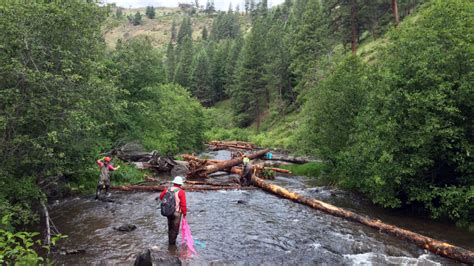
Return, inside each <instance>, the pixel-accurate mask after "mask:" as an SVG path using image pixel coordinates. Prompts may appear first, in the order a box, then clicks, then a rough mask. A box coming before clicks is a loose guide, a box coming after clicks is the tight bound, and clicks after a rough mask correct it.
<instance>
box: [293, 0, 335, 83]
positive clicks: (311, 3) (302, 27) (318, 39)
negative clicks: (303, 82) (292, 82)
mask: <svg viewBox="0 0 474 266" xmlns="http://www.w3.org/2000/svg"><path fill="white" fill-rule="evenodd" d="M330 36H331V34H329V28H328V21H327V17H326V16H325V15H324V13H323V9H322V7H321V4H320V1H319V0H308V2H307V4H306V8H305V11H304V12H303V15H302V18H301V21H300V22H299V23H298V25H296V26H295V25H293V34H292V36H291V41H292V47H291V55H292V57H293V63H292V65H291V67H292V69H293V71H294V73H295V74H296V75H297V76H298V77H300V78H301V77H302V76H303V75H304V73H305V72H306V71H307V70H308V69H311V68H312V67H313V66H314V64H315V62H316V60H317V59H318V58H319V57H321V56H322V55H324V54H326V53H327V52H328V50H329V47H330V43H331V42H330V41H329V40H330V38H331V37H330Z"/></svg>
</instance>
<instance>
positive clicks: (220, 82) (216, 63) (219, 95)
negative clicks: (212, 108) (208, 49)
mask: <svg viewBox="0 0 474 266" xmlns="http://www.w3.org/2000/svg"><path fill="white" fill-rule="evenodd" d="M229 44H230V41H227V40H226V41H222V42H220V43H218V45H216V49H215V50H214V54H213V56H212V61H211V62H212V69H211V73H212V80H213V83H212V88H213V92H214V93H213V94H214V96H215V100H216V101H218V100H222V99H224V98H225V85H226V81H227V72H226V62H227V55H228V51H229Z"/></svg>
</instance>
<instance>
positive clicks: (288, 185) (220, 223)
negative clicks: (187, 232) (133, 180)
mask: <svg viewBox="0 0 474 266" xmlns="http://www.w3.org/2000/svg"><path fill="white" fill-rule="evenodd" d="M216 146H217V145H215V146H214V148H213V150H216V151H208V152H206V153H203V154H201V155H200V156H199V157H200V158H207V160H203V159H199V158H197V157H196V158H191V157H193V156H190V158H187V159H188V163H187V164H184V165H185V167H186V171H187V173H188V180H189V183H188V184H186V185H187V186H188V187H189V188H191V189H190V190H188V193H187V198H188V208H189V210H188V217H187V219H188V222H189V225H190V227H191V230H192V233H193V237H194V239H195V245H196V248H197V252H198V254H197V255H193V256H186V255H184V254H182V253H181V252H180V250H168V244H167V241H168V239H167V220H166V218H165V217H163V216H161V215H160V212H159V205H158V203H157V201H156V200H155V198H156V197H157V196H158V195H159V192H158V191H160V188H162V187H164V186H166V184H165V182H167V181H170V178H169V174H166V175H163V176H161V175H157V176H156V177H155V178H152V180H148V181H149V182H147V183H144V184H139V185H138V188H137V186H128V187H116V190H115V191H113V195H112V197H111V198H110V199H111V200H110V201H108V202H103V201H95V200H94V199H93V196H90V197H79V198H71V199H67V200H64V201H62V202H57V203H56V204H53V205H51V206H50V208H49V209H50V216H51V218H52V220H53V221H54V223H55V225H56V227H57V228H58V229H59V231H60V232H61V233H62V234H66V235H68V238H67V239H65V240H63V241H62V247H61V251H60V252H56V253H53V262H54V263H55V264H103V263H105V264H117V263H125V264H132V263H133V262H134V261H135V260H136V257H137V254H139V253H142V252H144V251H147V250H150V254H151V259H152V260H153V262H154V264H161V263H168V264H183V263H184V264H191V265H195V264H199V265H201V264H214V263H218V264H261V263H267V264H315V263H330V264H347V265H349V264H350V265H353V264H360V263H369V264H421V265H433V264H452V263H457V262H460V261H464V262H467V263H472V259H473V252H472V251H471V250H474V241H473V239H474V235H473V234H469V233H467V232H465V231H463V230H461V229H458V228H455V227H453V226H450V225H446V224H442V223H437V222H434V221H431V220H424V219H421V218H414V217H406V216H405V215H404V214H402V213H397V212H389V211H386V210H382V209H380V208H377V207H375V206H373V205H372V204H370V203H369V202H367V201H366V200H364V199H362V198H359V197H358V196H357V195H353V194H352V193H349V192H345V191H341V190H337V189H334V188H329V187H318V186H315V184H316V183H315V180H314V179H313V178H308V177H304V176H292V175H291V174H287V173H283V172H276V176H275V178H274V179H273V180H262V179H260V178H259V177H258V175H259V174H258V173H257V174H256V176H253V177H252V181H253V183H254V186H251V187H246V188H245V189H240V188H239V186H238V184H237V183H235V182H234V180H235V179H237V178H238V175H237V174H232V172H238V163H237V164H235V165H233V164H231V165H224V167H223V168H222V167H221V166H223V165H222V164H226V163H227V162H229V161H231V160H232V159H234V160H235V159H237V160H239V157H237V158H232V152H231V151H230V150H228V149H226V148H229V147H220V148H221V149H224V150H221V149H219V147H217V148H216ZM231 148H232V147H231ZM239 148H242V147H239ZM250 148H252V147H250ZM265 152H266V151H265ZM265 152H263V154H265ZM248 153H249V154H255V153H258V151H257V152H255V151H249V152H248ZM234 154H235V153H234ZM260 156H262V154H260V155H258V156H255V157H254V158H258V157H260ZM276 157H277V154H276ZM295 159H296V158H295ZM149 162H150V160H148V162H147V163H149ZM156 162H157V160H156V158H155V165H156V164H157V163H156ZM147 163H144V165H145V167H146V166H147ZM152 164H153V163H152ZM170 164H174V163H173V162H170ZM216 164H217V165H218V166H219V167H216V166H215V165H216ZM219 164H221V165H219ZM162 165H166V163H165V164H162ZM182 165H183V164H180V167H177V168H180V169H181V170H183V168H182ZM142 166H143V164H142ZM148 166H150V164H149V165H148ZM236 166H237V168H235V167H236ZM262 166H263V165H262ZM233 167H234V168H233ZM210 169H212V171H211V170H210ZM222 169H224V170H226V171H228V172H231V173H226V172H219V171H220V170H222ZM216 171H217V173H216ZM192 175H194V176H195V178H193V177H192ZM141 187H148V188H150V187H151V188H152V189H144V188H141ZM204 187H207V188H209V187H215V188H216V189H199V188H204ZM260 188H263V189H265V190H267V191H264V190H263V189H260ZM272 189H274V190H278V191H277V192H280V193H283V194H282V195H279V196H275V194H273V193H269V192H268V191H271V190H272ZM120 190H122V191H120ZM274 192H275V191H274ZM293 192H294V193H293ZM285 193H289V197H290V199H291V200H288V199H286V198H284V197H286V196H285V195H284V194H285ZM287 196H288V195H287ZM298 197H299V198H298ZM313 199H318V200H321V201H322V202H323V205H324V202H326V203H329V204H332V205H328V206H326V207H328V208H333V207H332V206H338V207H342V208H343V209H339V208H337V207H334V208H335V209H334V212H335V213H332V214H329V213H327V211H321V210H318V209H315V208H312V207H309V206H312V204H316V205H318V204H320V203H319V202H316V203H315V202H313ZM300 203H303V204H300ZM304 204H306V205H309V206H306V205H304ZM313 207H318V206H313ZM323 207H324V206H323ZM338 210H342V211H344V212H347V213H348V214H354V215H355V216H356V217H355V218H354V217H345V218H343V217H344V215H343V214H341V213H337V212H338ZM341 216H342V217H341ZM347 218H349V219H347ZM357 219H362V220H366V221H365V222H366V223H365V224H364V221H358V220H357ZM382 221H383V222H382ZM367 223H369V224H367ZM370 223H376V224H378V225H379V226H382V227H380V228H378V229H374V228H376V227H374V226H371V225H370ZM388 224H391V225H394V226H393V227H390V226H389V225H388ZM367 225H369V226H367ZM384 225H387V226H389V227H384ZM124 227H125V228H124ZM133 227H136V228H133ZM390 228H392V229H393V230H395V232H389V231H388V230H389V229H390ZM401 228H404V229H407V230H410V231H406V230H403V229H401ZM396 230H401V231H396ZM405 231H406V232H405ZM400 232H401V234H402V235H397V234H399V233H400ZM403 234H406V235H403ZM409 237H413V238H414V239H410V238H409ZM417 237H421V239H417ZM423 237H426V239H423ZM178 239H179V240H180V239H181V238H180V237H178ZM434 239H436V240H434ZM179 240H178V241H179ZM416 241H427V242H422V243H421V242H419V243H417V242H416ZM430 241H431V242H430ZM436 241H439V242H436ZM445 242H447V243H450V244H451V245H453V246H451V245H448V244H446V243H445ZM423 245H424V246H423ZM440 247H442V248H440ZM443 247H444V249H443ZM443 252H447V253H443ZM435 253H436V254H435Z"/></svg>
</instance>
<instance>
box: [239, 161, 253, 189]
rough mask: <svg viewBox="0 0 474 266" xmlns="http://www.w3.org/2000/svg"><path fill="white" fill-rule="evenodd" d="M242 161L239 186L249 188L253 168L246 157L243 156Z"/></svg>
mask: <svg viewBox="0 0 474 266" xmlns="http://www.w3.org/2000/svg"><path fill="white" fill-rule="evenodd" d="M242 161H243V163H244V167H243V168H242V173H241V174H240V185H242V186H250V182H251V180H252V174H253V166H252V164H251V163H250V159H249V157H247V155H244V158H243V160H242Z"/></svg>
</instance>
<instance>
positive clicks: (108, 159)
mask: <svg viewBox="0 0 474 266" xmlns="http://www.w3.org/2000/svg"><path fill="white" fill-rule="evenodd" d="M110 160H112V159H110V157H104V161H106V162H110Z"/></svg>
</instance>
